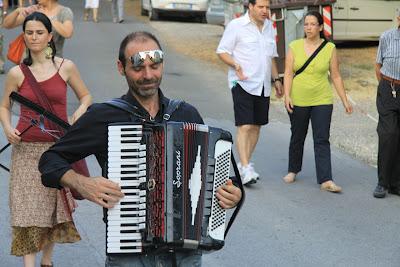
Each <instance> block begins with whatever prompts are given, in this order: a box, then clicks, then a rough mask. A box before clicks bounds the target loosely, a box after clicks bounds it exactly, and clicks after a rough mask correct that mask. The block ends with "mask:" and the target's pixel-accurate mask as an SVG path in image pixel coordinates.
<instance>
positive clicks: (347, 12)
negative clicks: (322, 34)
mask: <svg viewBox="0 0 400 267" xmlns="http://www.w3.org/2000/svg"><path fill="white" fill-rule="evenodd" d="M399 7H400V0H337V1H336V3H335V4H334V5H333V11H332V13H333V14H332V17H333V23H332V24H333V25H332V29H333V39H334V40H335V41H346V40H357V41H375V40H379V36H380V35H381V34H382V33H383V32H384V31H386V30H388V29H390V28H393V27H394V26H395V21H396V15H395V14H396V8H399Z"/></svg>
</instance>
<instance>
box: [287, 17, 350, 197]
mask: <svg viewBox="0 0 400 267" xmlns="http://www.w3.org/2000/svg"><path fill="white" fill-rule="evenodd" d="M323 27H324V26H323V18H322V16H321V14H320V13H318V12H316V11H310V12H308V13H307V14H306V16H305V18H304V32H305V38H303V39H299V40H295V41H293V42H292V43H290V45H289V50H288V53H287V55H286V62H285V77H284V88H285V107H286V109H287V111H288V113H289V117H290V123H291V131H292V135H291V137H290V146H289V168H288V171H289V173H288V174H287V175H286V176H285V177H283V180H284V181H285V182H286V183H292V182H294V181H295V178H296V175H297V173H299V172H300V171H301V167H302V161H303V150H304V140H305V138H306V135H307V130H308V124H309V121H310V120H311V125H312V129H313V139H314V154H315V165H316V171H317V180H318V183H319V184H321V189H322V190H326V191H330V192H335V193H338V192H341V190H342V189H341V188H340V186H337V185H336V184H335V183H334V182H333V181H332V168H331V151H330V143H329V130H330V124H331V117H332V108H333V93H332V88H331V86H330V83H329V80H328V74H330V78H331V80H332V82H333V85H334V87H335V89H336V92H337V94H338V95H339V97H340V99H341V100H342V103H343V106H344V108H345V109H346V113H348V114H350V113H352V111H353V108H352V106H351V104H350V103H349V102H348V100H347V97H346V92H345V90H344V85H343V80H342V77H341V76H340V72H339V63H338V59H337V53H336V49H335V45H334V44H333V43H330V42H328V43H327V44H326V45H325V47H324V48H322V50H321V51H320V52H319V53H318V55H317V56H316V57H315V58H314V59H313V60H312V61H311V63H310V64H309V65H308V66H307V67H306V68H305V70H304V71H303V72H301V73H300V74H298V75H297V76H296V77H295V75H294V74H295V72H296V71H297V70H298V69H300V68H301V67H302V66H303V65H304V63H305V62H306V61H307V59H308V58H309V57H310V56H311V55H312V54H313V53H314V51H315V50H316V49H317V48H318V47H319V46H320V45H321V44H322V43H323V41H324V40H325V36H324V34H323V31H324V29H323Z"/></svg>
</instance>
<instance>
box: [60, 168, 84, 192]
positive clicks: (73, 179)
mask: <svg viewBox="0 0 400 267" xmlns="http://www.w3.org/2000/svg"><path fill="white" fill-rule="evenodd" d="M79 176H82V175H80V174H78V173H76V172H75V171H74V170H72V169H71V170H68V171H67V172H66V173H64V175H63V176H62V177H61V179H60V185H61V186H63V187H68V188H74V189H75V188H77V187H78V183H79V179H80V178H79Z"/></svg>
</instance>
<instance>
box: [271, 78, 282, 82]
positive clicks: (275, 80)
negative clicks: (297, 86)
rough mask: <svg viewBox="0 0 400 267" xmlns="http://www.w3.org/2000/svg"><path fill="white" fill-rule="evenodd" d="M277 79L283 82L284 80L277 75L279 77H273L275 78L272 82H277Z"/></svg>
mask: <svg viewBox="0 0 400 267" xmlns="http://www.w3.org/2000/svg"><path fill="white" fill-rule="evenodd" d="M277 81H280V82H282V80H281V78H280V77H277V78H273V79H272V82H273V83H275V82H277Z"/></svg>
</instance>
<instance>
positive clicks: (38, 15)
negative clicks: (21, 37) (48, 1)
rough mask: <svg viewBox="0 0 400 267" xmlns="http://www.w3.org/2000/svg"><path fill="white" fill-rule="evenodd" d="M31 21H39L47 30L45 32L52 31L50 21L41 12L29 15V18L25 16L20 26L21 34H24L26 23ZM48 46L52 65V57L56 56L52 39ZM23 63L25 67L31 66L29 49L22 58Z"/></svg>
mask: <svg viewBox="0 0 400 267" xmlns="http://www.w3.org/2000/svg"><path fill="white" fill-rule="evenodd" d="M31 20H35V21H40V22H41V23H42V24H43V25H44V27H45V28H46V29H47V31H48V32H49V33H51V32H52V30H53V29H52V26H51V21H50V19H49V18H48V17H47V16H46V15H45V14H43V13H41V12H33V13H32V14H30V15H29V16H27V17H26V18H25V20H24V23H23V24H22V31H23V32H25V26H26V23H27V22H28V21H31ZM49 45H50V47H51V49H52V50H53V54H52V55H51V60H52V61H53V63H54V56H55V54H56V45H55V44H54V41H53V38H51V40H50V42H49ZM23 63H24V64H25V65H27V66H30V65H32V56H31V51H30V50H29V49H28V55H27V57H26V58H24V60H23Z"/></svg>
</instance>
